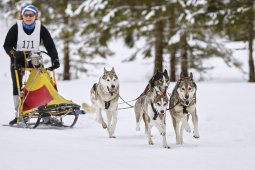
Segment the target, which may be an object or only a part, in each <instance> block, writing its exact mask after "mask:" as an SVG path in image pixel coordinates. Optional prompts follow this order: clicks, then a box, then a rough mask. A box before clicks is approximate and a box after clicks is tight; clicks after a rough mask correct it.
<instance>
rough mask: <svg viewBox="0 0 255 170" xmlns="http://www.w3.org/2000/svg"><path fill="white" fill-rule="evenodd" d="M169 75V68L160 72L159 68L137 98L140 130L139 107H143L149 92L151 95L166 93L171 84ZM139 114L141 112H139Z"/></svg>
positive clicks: (138, 128)
mask: <svg viewBox="0 0 255 170" xmlns="http://www.w3.org/2000/svg"><path fill="white" fill-rule="evenodd" d="M169 83H170V81H169V76H168V73H167V70H166V69H165V70H164V72H163V73H162V72H160V71H158V70H157V72H156V73H155V74H154V75H153V76H152V78H151V79H150V81H149V83H148V84H147V86H146V88H145V89H144V91H143V93H142V94H141V95H140V96H139V97H138V98H137V100H136V102H135V113H136V130H137V131H139V130H140V121H141V119H140V118H141V117H140V116H137V112H139V111H137V112H136V110H137V108H139V107H141V106H142V105H143V104H144V103H143V102H144V98H145V96H146V95H147V94H149V96H152V97H153V95H155V94H157V93H158V94H166V92H167V88H168V86H169ZM138 115H139V114H138Z"/></svg>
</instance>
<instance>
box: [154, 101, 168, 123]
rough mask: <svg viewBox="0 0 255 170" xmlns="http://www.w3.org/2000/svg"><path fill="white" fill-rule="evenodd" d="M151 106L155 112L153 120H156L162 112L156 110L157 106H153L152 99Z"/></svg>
mask: <svg viewBox="0 0 255 170" xmlns="http://www.w3.org/2000/svg"><path fill="white" fill-rule="evenodd" d="M151 108H152V110H153V112H154V116H153V120H156V119H157V117H158V116H159V114H160V113H158V112H157V110H156V109H155V107H154V106H153V103H152V101H151ZM163 115H165V114H163Z"/></svg>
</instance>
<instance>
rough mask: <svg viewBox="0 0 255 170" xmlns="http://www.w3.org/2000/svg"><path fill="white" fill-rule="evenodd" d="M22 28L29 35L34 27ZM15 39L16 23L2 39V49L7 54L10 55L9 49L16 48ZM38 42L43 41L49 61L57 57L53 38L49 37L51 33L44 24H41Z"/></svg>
mask: <svg viewBox="0 0 255 170" xmlns="http://www.w3.org/2000/svg"><path fill="white" fill-rule="evenodd" d="M23 29H24V31H25V33H27V34H28V35H31V34H32V33H33V31H34V29H33V30H27V29H25V28H24V27H23ZM17 41H18V25H17V23H16V24H14V25H13V26H12V27H11V28H10V30H9V31H8V33H7V36H6V38H5V41H4V49H5V51H6V53H7V54H8V55H9V56H11V54H10V51H11V50H13V49H16V46H17ZM40 42H43V44H44V46H45V48H46V50H47V52H48V53H49V56H50V57H51V61H54V60H55V59H58V52H57V50H56V46H55V44H54V42H53V39H52V38H51V35H50V33H49V31H48V30H47V28H45V26H43V25H42V24H41V32H40Z"/></svg>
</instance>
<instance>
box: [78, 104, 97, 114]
mask: <svg viewBox="0 0 255 170" xmlns="http://www.w3.org/2000/svg"><path fill="white" fill-rule="evenodd" d="M81 107H82V108H83V110H84V111H85V112H86V113H95V111H96V109H95V108H94V107H93V106H90V105H88V104H87V103H82V104H81Z"/></svg>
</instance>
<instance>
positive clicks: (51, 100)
mask: <svg viewBox="0 0 255 170" xmlns="http://www.w3.org/2000/svg"><path fill="white" fill-rule="evenodd" d="M43 53H45V54H47V53H46V52H43ZM24 56H25V61H26V62H27V65H28V66H29V67H25V68H23V71H24V73H23V74H24V75H23V80H22V82H23V83H22V84H21V86H20V84H19V82H20V81H19V76H18V66H17V64H16V62H15V76H16V82H17V87H18V89H19V109H18V116H17V119H18V121H17V126H19V127H27V128H36V127H38V126H39V125H44V126H57V127H73V126H74V125H75V124H76V122H77V120H78V117H79V115H80V114H85V112H84V111H83V110H80V106H79V105H77V104H76V103H74V102H73V101H71V100H67V99H65V98H64V97H62V96H61V95H60V94H59V93H58V89H57V83H56V76H55V72H54V70H52V71H50V70H49V69H47V68H44V66H43V61H42V52H36V53H30V54H29V55H28V54H26V53H24ZM26 77H27V78H26Z"/></svg>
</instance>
